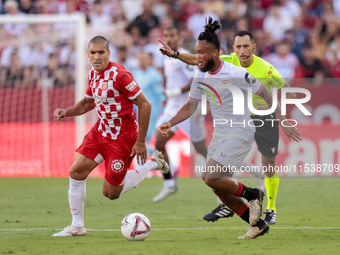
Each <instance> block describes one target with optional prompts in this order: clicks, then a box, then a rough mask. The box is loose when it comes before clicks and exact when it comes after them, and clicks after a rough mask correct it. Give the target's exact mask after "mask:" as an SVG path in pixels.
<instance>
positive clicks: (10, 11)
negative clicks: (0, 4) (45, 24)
mask: <svg viewBox="0 0 340 255" xmlns="http://www.w3.org/2000/svg"><path fill="white" fill-rule="evenodd" d="M4 8H5V12H6V14H5V15H6V16H11V17H14V18H15V17H20V16H22V15H25V14H24V13H22V12H20V11H19V5H18V2H17V1H15V0H7V1H6V2H5V4H4ZM4 27H5V29H6V30H7V32H8V33H9V34H11V35H16V36H21V35H22V31H23V30H24V29H26V28H27V27H28V26H27V25H26V24H15V23H6V24H4Z"/></svg>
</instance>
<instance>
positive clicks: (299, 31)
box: [290, 16, 308, 60]
mask: <svg viewBox="0 0 340 255" xmlns="http://www.w3.org/2000/svg"><path fill="white" fill-rule="evenodd" d="M290 32H291V37H292V43H293V49H292V52H293V53H294V54H295V55H296V56H297V57H298V58H299V59H300V60H301V59H302V48H303V45H304V44H305V42H306V38H307V36H308V31H307V30H306V29H305V28H304V27H303V18H302V16H295V17H294V26H293V29H292V30H291V31H290Z"/></svg>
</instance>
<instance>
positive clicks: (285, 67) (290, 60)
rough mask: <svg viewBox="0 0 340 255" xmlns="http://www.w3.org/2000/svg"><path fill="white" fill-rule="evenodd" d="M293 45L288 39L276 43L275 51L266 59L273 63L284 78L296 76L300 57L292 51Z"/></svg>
mask: <svg viewBox="0 0 340 255" xmlns="http://www.w3.org/2000/svg"><path fill="white" fill-rule="evenodd" d="M290 50H291V47H290V44H289V42H288V41H287V40H283V41H281V42H279V43H277V44H276V46H275V53H271V54H269V55H268V56H267V57H266V58H265V60H266V61H268V62H269V63H271V64H272V65H273V66H274V67H275V68H276V69H277V71H278V72H279V73H280V74H281V76H282V78H285V79H290V78H294V77H295V68H296V67H297V66H298V64H299V59H298V58H297V57H296V56H295V54H293V53H292V52H290Z"/></svg>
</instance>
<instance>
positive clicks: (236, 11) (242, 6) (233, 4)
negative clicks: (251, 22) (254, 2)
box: [220, 0, 247, 20]
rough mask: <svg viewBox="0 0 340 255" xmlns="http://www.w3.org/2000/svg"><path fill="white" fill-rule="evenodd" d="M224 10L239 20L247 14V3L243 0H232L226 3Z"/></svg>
mask: <svg viewBox="0 0 340 255" xmlns="http://www.w3.org/2000/svg"><path fill="white" fill-rule="evenodd" d="M224 10H225V11H226V12H227V15H231V13H232V14H233V16H234V17H235V19H236V20H237V19H240V18H242V17H244V16H245V15H246V13H247V4H246V3H245V2H244V1H242V0H230V1H228V2H227V3H226V4H225V7H224ZM220 17H221V16H220Z"/></svg>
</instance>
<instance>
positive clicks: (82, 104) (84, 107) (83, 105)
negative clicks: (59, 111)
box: [80, 101, 87, 112]
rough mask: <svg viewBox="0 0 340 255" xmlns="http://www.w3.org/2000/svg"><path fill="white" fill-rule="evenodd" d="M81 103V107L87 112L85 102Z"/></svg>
mask: <svg viewBox="0 0 340 255" xmlns="http://www.w3.org/2000/svg"><path fill="white" fill-rule="evenodd" d="M80 103H81V106H82V107H83V109H84V111H85V112H86V111H87V110H86V106H85V104H84V102H83V101H80Z"/></svg>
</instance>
